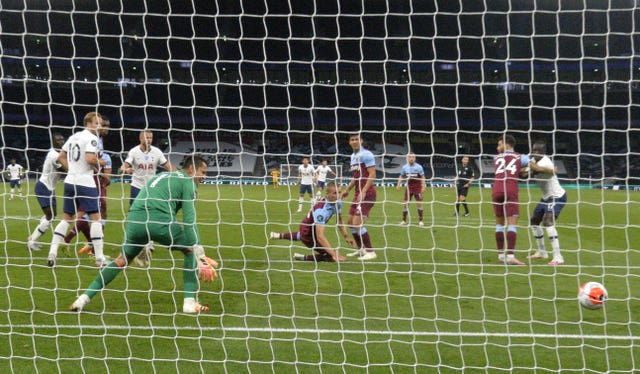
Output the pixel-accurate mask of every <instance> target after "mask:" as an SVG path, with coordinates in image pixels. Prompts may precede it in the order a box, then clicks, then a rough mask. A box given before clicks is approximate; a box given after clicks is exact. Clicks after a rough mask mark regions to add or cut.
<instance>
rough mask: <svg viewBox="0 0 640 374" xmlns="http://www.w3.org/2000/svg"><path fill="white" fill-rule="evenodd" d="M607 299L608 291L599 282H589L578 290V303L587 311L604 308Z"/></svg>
mask: <svg viewBox="0 0 640 374" xmlns="http://www.w3.org/2000/svg"><path fill="white" fill-rule="evenodd" d="M607 297H608V294H607V289H606V288H604V286H603V285H602V284H600V283H598V282H587V283H585V284H583V285H582V286H580V289H579V290H578V301H579V302H580V305H582V306H583V307H585V308H587V309H600V308H602V306H603V305H604V303H605V302H607Z"/></svg>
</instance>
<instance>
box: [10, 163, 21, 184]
mask: <svg viewBox="0 0 640 374" xmlns="http://www.w3.org/2000/svg"><path fill="white" fill-rule="evenodd" d="M7 171H8V172H9V175H10V176H11V177H10V179H11V180H16V179H20V174H21V173H22V166H20V164H14V165H11V164H10V165H9V166H7Z"/></svg>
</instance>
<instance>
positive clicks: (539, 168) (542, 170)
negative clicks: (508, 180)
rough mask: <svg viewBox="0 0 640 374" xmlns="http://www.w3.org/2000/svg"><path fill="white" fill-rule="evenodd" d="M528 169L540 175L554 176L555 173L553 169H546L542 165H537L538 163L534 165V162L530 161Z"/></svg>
mask: <svg viewBox="0 0 640 374" xmlns="http://www.w3.org/2000/svg"><path fill="white" fill-rule="evenodd" d="M529 168H530V169H531V170H532V171H534V172H536V173H542V174H555V173H556V168H555V167H551V168H550V167H547V166H544V165H542V166H541V165H538V163H536V162H535V161H533V160H531V161H529Z"/></svg>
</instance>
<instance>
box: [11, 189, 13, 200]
mask: <svg viewBox="0 0 640 374" xmlns="http://www.w3.org/2000/svg"><path fill="white" fill-rule="evenodd" d="M11 198H12V199H13V188H12V189H11Z"/></svg>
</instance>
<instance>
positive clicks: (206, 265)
mask: <svg viewBox="0 0 640 374" xmlns="http://www.w3.org/2000/svg"><path fill="white" fill-rule="evenodd" d="M193 254H195V255H196V259H197V261H198V279H200V280H201V281H203V282H207V283H208V282H213V281H214V280H215V279H216V278H218V272H217V271H216V268H217V267H218V262H217V261H216V260H213V259H210V258H209V257H207V256H206V255H205V254H204V248H203V247H202V246H201V245H200V244H196V245H194V246H193Z"/></svg>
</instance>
